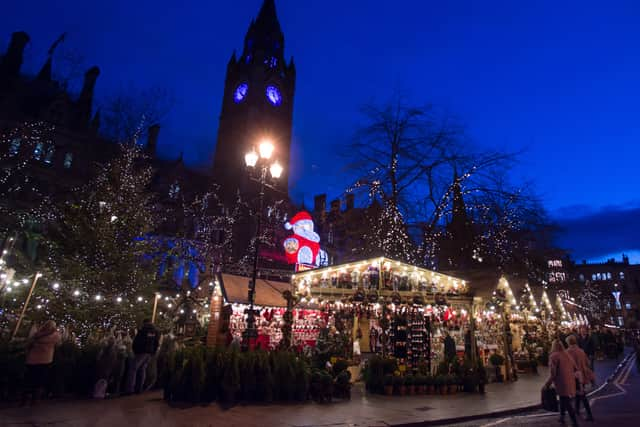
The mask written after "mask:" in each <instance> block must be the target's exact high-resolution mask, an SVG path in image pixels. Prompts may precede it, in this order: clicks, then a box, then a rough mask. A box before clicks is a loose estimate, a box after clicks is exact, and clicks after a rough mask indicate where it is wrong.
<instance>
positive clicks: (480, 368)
mask: <svg viewBox="0 0 640 427" xmlns="http://www.w3.org/2000/svg"><path fill="white" fill-rule="evenodd" d="M475 374H476V379H477V381H478V391H479V392H480V393H483V394H484V386H485V384H486V383H487V370H486V369H485V367H484V365H483V364H482V360H478V364H477V365H476V369H475Z"/></svg>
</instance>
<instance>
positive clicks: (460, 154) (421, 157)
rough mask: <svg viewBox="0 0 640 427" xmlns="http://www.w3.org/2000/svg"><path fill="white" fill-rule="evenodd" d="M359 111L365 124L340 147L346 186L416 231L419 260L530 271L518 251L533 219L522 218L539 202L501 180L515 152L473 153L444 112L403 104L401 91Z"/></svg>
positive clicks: (525, 241)
mask: <svg viewBox="0 0 640 427" xmlns="http://www.w3.org/2000/svg"><path fill="white" fill-rule="evenodd" d="M363 113H364V115H365V118H366V124H365V125H364V126H362V127H361V128H360V129H359V130H358V132H357V133H356V135H355V138H354V141H353V143H352V144H350V145H349V146H348V148H347V149H348V150H349V151H348V153H347V154H348V156H349V157H350V158H352V159H353V161H352V162H351V163H350V164H349V170H351V171H355V173H356V174H357V178H356V181H355V184H354V185H353V186H352V188H349V189H348V191H354V192H355V191H366V192H368V194H369V196H370V197H372V194H374V195H375V197H378V198H379V200H380V202H381V203H382V209H387V212H386V213H384V214H383V217H385V218H387V219H388V218H393V219H394V220H395V222H396V223H397V224H399V223H400V222H401V221H402V222H403V223H404V224H405V226H403V227H401V228H402V229H404V233H405V234H409V235H414V233H410V232H408V231H406V230H407V227H415V228H416V229H418V230H419V232H420V234H421V238H422V242H421V244H420V246H419V251H418V254H417V256H416V257H417V258H418V260H419V262H420V264H423V265H426V266H428V267H429V268H435V267H438V266H442V268H472V267H474V265H473V264H479V263H482V262H484V263H488V264H489V265H492V266H503V267H505V271H512V270H515V268H511V267H512V266H513V265H517V266H518V269H519V270H522V271H528V270H529V267H530V266H529V265H527V264H528V263H530V262H529V258H528V257H526V256H523V255H521V253H522V252H524V251H525V248H528V247H529V240H528V239H529V238H530V237H531V236H535V235H536V234H535V232H534V233H530V231H531V229H533V228H534V227H533V226H532V225H531V221H533V220H534V219H535V217H534V216H527V215H528V214H529V213H532V212H538V211H539V209H538V208H539V205H538V204H536V201H535V200H534V198H533V197H532V196H531V195H530V194H529V193H528V192H526V191H523V189H522V188H519V187H515V186H512V185H510V184H508V182H507V180H506V179H505V178H504V177H505V171H506V170H508V169H509V168H510V167H511V165H512V164H513V163H515V162H514V160H515V155H514V154H511V153H502V152H499V151H495V152H493V151H487V150H486V149H483V150H473V149H472V148H470V147H471V144H469V141H467V140H465V138H464V132H463V130H462V127H461V126H460V125H458V124H457V123H455V121H453V120H451V118H450V117H449V116H448V115H446V114H442V113H441V112H439V111H438V110H437V109H435V108H433V107H431V106H412V105H409V104H407V103H406V102H405V100H404V99H402V97H401V96H396V97H395V98H394V99H393V100H392V101H391V102H389V103H387V104H385V105H382V106H379V105H369V106H366V107H365V108H364V109H363ZM463 196H464V197H465V203H463V202H462V197H463ZM467 211H468V213H469V215H468V217H466V212H467ZM398 213H399V214H400V215H398ZM465 217H466V218H465ZM373 228H374V227H372V229H373ZM384 228H385V227H378V229H376V230H375V231H376V232H383V233H384ZM537 230H538V229H537V228H536V230H534V231H537ZM384 238H385V234H383V235H381V236H380V237H379V240H381V239H384ZM507 267H508V268H507Z"/></svg>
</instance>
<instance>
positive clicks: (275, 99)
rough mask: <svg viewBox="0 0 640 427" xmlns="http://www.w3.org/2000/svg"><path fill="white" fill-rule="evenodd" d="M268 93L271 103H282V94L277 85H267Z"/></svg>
mask: <svg viewBox="0 0 640 427" xmlns="http://www.w3.org/2000/svg"><path fill="white" fill-rule="evenodd" d="M266 95H267V99H268V100H269V102H270V103H271V104H273V105H280V104H281V103H282V95H281V94H280V89H278V88H277V87H275V86H267V90H266Z"/></svg>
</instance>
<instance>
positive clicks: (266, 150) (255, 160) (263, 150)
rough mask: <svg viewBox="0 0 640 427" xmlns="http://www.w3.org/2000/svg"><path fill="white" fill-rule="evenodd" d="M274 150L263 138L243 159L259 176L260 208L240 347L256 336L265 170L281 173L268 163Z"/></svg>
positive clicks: (246, 346)
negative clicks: (257, 286) (244, 328)
mask: <svg viewBox="0 0 640 427" xmlns="http://www.w3.org/2000/svg"><path fill="white" fill-rule="evenodd" d="M273 151H274V146H273V143H272V142H271V141H269V140H268V139H265V140H263V141H261V142H260V144H259V145H258V152H256V151H255V150H253V149H252V150H251V151H250V152H248V153H247V154H245V156H244V161H245V163H246V165H247V167H248V168H249V169H250V170H256V169H257V170H258V171H259V178H253V177H252V179H254V180H255V181H257V182H258V183H259V184H260V208H259V210H258V225H257V229H256V241H255V253H254V256H253V272H252V276H251V280H250V281H249V294H248V296H249V312H248V314H247V328H246V330H245V332H244V336H243V340H242V349H243V350H245V351H246V350H248V349H250V348H251V343H255V340H256V338H257V337H258V331H257V329H256V317H255V312H254V308H253V305H254V303H255V293H256V279H257V276H258V252H259V250H260V233H261V232H262V211H263V209H264V188H265V187H271V186H270V185H269V184H268V183H267V172H269V173H270V174H271V177H272V178H275V179H278V178H280V175H282V171H283V168H282V166H280V164H279V163H278V162H277V161H275V162H273V163H271V164H270V163H269V159H271V156H272V154H273Z"/></svg>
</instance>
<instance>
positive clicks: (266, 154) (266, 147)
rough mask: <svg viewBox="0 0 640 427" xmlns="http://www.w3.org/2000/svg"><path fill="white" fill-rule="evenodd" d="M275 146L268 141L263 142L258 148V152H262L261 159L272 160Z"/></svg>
mask: <svg viewBox="0 0 640 427" xmlns="http://www.w3.org/2000/svg"><path fill="white" fill-rule="evenodd" d="M273 149H274V147H273V144H272V143H271V141H269V140H268V139H265V140H263V141H262V142H261V143H260V145H259V146H258V150H259V151H260V157H262V158H263V159H270V158H271V155H272V154H273Z"/></svg>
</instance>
